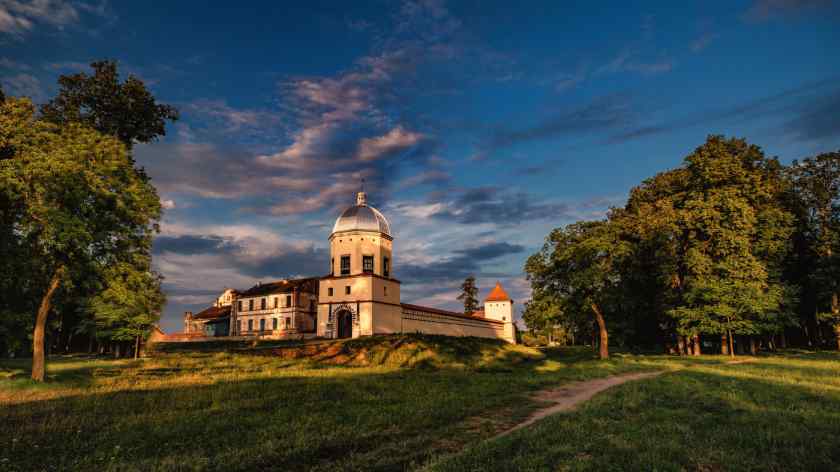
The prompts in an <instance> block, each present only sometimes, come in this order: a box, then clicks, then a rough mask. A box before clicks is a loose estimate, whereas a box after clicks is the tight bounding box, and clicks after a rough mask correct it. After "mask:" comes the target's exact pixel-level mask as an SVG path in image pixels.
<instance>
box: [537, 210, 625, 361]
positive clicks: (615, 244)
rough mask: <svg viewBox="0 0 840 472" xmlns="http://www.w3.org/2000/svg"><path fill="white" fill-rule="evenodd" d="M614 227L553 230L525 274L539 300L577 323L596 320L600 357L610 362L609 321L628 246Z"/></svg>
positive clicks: (588, 225)
mask: <svg viewBox="0 0 840 472" xmlns="http://www.w3.org/2000/svg"><path fill="white" fill-rule="evenodd" d="M616 230H617V227H616V226H615V225H614V224H612V223H610V222H609V221H595V222H579V223H574V224H571V225H568V226H566V227H564V228H558V229H555V230H553V231H552V232H551V233H550V234H549V236H548V238H547V239H546V244H545V246H544V247H543V249H542V250H541V252H540V253H538V254H536V255H534V256H532V257H531V258H530V259H529V260H528V263H527V264H526V267H525V270H526V273H527V274H528V279H529V281H530V282H531V287H532V290H533V291H534V293H536V294H537V296H536V298H535V300H536V301H537V302H538V303H539V304H542V305H545V304H546V303H551V306H552V307H554V309H556V310H557V313H558V314H559V313H562V316H563V317H565V318H566V320H568V321H572V320H573V321H574V322H576V323H582V322H585V320H593V319H594V321H595V324H596V326H597V332H598V335H597V338H598V346H599V347H598V355H599V357H601V358H602V359H606V358H608V357H609V332H608V329H607V322H608V320H609V319H612V320H613V321H617V318H618V312H617V310H613V308H614V307H615V306H616V304H615V301H616V298H617V294H618V292H619V290H620V288H619V287H620V284H621V274H620V272H619V267H620V264H621V261H622V258H623V257H625V256H626V255H627V251H628V246H627V244H625V243H624V242H623V241H621V240H620V238H619V234H618V233H617V231H616Z"/></svg>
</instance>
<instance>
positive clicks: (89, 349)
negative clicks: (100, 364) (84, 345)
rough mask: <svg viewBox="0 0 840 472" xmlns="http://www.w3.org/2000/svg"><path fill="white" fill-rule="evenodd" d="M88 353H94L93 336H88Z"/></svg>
mask: <svg viewBox="0 0 840 472" xmlns="http://www.w3.org/2000/svg"><path fill="white" fill-rule="evenodd" d="M88 354H93V336H90V337H88Z"/></svg>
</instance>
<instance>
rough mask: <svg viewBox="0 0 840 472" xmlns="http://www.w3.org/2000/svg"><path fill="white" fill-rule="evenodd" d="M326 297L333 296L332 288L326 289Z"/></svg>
mask: <svg viewBox="0 0 840 472" xmlns="http://www.w3.org/2000/svg"><path fill="white" fill-rule="evenodd" d="M327 296H328V297H331V296H333V291H332V287H330V288H328V289H327Z"/></svg>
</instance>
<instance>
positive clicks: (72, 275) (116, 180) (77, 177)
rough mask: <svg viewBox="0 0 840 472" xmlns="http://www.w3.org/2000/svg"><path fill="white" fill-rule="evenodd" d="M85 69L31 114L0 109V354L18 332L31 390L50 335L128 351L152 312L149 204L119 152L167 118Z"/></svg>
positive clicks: (131, 91)
mask: <svg viewBox="0 0 840 472" xmlns="http://www.w3.org/2000/svg"><path fill="white" fill-rule="evenodd" d="M92 67H93V68H94V74H93V75H92V76H88V75H86V74H84V73H81V74H76V75H72V76H62V77H61V78H60V79H59V84H60V91H59V94H58V95H57V96H56V98H55V99H53V100H51V101H50V102H49V103H47V104H46V105H44V106H43V107H42V108H41V113H40V114H38V113H36V110H35V107H34V105H33V104H32V103H31V102H30V101H29V100H28V99H20V98H15V97H6V98H5V100H2V101H0V111H2V113H0V222H2V225H0V291H2V297H0V315H2V317H1V318H0V349H2V350H3V351H4V352H9V351H12V352H14V351H21V350H22V349H21V348H22V341H23V339H22V337H21V333H24V332H26V331H27V330H29V331H30V332H31V333H32V336H31V342H32V353H33V369H32V377H33V379H35V380H43V379H44V347H45V340H46V338H48V337H50V336H51V335H52V334H54V333H56V332H57V333H61V334H63V336H64V339H65V342H66V343H67V345H68V346H69V344H70V340H71V339H72V338H73V336H74V335H83V336H86V337H88V338H89V339H90V341H91V342H93V340H94V338H96V339H98V340H103V341H105V340H109V341H122V340H133V341H134V342H135V346H136V347H137V346H139V341H140V339H141V338H143V337H145V336H146V335H147V334H148V333H149V331H150V328H151V326H152V325H153V324H154V323H156V322H157V320H158V317H159V316H160V309H161V307H162V305H163V302H164V297H163V294H162V291H161V277H160V275H159V274H157V273H155V272H154V271H153V270H152V267H151V243H152V237H153V235H154V234H155V233H156V232H157V231H158V222H159V220H160V216H161V211H162V210H161V205H160V200H159V197H158V195H157V192H156V190H155V188H154V186H152V184H151V182H150V179H149V178H148V176H147V175H146V174H145V172H143V170H142V169H141V168H138V167H135V165H134V161H133V159H132V157H131V147H132V145H133V144H134V143H138V142H149V141H152V140H154V139H156V138H157V137H159V136H162V135H163V134H164V132H165V122H166V121H167V120H174V119H176V118H177V111H176V110H175V109H174V108H172V107H171V106H169V105H161V104H158V103H157V102H156V100H155V98H154V97H153V96H152V94H151V93H150V92H149V91H148V90H147V89H146V87H145V85H144V84H143V83H142V82H141V81H140V80H139V79H137V78H135V77H132V76H130V77H129V78H128V79H127V80H126V81H125V82H122V83H120V81H119V77H118V74H117V70H116V63H113V62H109V61H102V62H95V63H93V64H92ZM51 312H55V313H56V314H57V315H58V316H56V317H54V318H53V321H52V322H51V323H48V318H49V315H50V313H51ZM33 315H34V316H33ZM51 344H52V343H48V345H51ZM136 351H137V349H136V348H135V354H136Z"/></svg>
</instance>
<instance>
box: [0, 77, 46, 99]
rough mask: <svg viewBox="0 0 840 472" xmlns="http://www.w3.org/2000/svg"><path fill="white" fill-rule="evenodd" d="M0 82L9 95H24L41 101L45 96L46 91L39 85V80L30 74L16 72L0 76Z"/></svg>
mask: <svg viewBox="0 0 840 472" xmlns="http://www.w3.org/2000/svg"><path fill="white" fill-rule="evenodd" d="M0 83H2V84H3V88H5V89H6V92H7V93H8V94H9V95H16V96H26V97H29V98H31V99H32V101H34V102H41V101H43V100H44V99H45V98H46V93H44V89H43V88H42V87H41V81H40V80H38V78H37V77H35V76H34V75H31V74H25V73H22V74H16V75H12V76H8V77H3V78H0Z"/></svg>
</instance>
